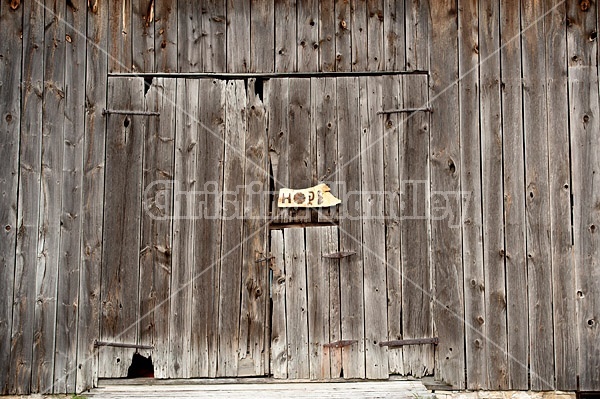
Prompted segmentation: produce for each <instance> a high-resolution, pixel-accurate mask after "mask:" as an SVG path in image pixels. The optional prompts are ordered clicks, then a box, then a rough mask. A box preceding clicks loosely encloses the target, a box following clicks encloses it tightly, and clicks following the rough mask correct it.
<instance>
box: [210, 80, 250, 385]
mask: <svg viewBox="0 0 600 399" xmlns="http://www.w3.org/2000/svg"><path fill="white" fill-rule="evenodd" d="M246 126H247V122H246V90H245V88H244V82H243V81H241V80H231V81H229V82H227V88H226V122H225V143H226V145H225V157H224V168H225V169H224V181H223V192H224V193H225V197H224V198H223V228H222V229H223V233H222V234H223V238H222V244H221V272H220V273H221V275H220V277H219V287H220V288H219V290H220V291H219V292H220V294H219V358H218V369H217V375H218V376H236V375H237V372H238V361H239V333H240V306H241V303H240V295H241V293H240V289H241V283H242V282H241V276H242V246H243V240H244V237H243V231H242V229H243V222H242V219H241V217H240V213H241V212H242V209H243V206H244V191H241V192H239V187H240V186H242V185H243V184H244V170H245V167H246V162H245V157H244V154H245V148H246V145H245V137H246Z"/></svg>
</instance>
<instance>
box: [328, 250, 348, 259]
mask: <svg viewBox="0 0 600 399" xmlns="http://www.w3.org/2000/svg"><path fill="white" fill-rule="evenodd" d="M352 255H356V252H355V251H341V252H332V253H330V254H323V255H321V256H322V257H323V258H328V259H342V258H347V257H348V256H352Z"/></svg>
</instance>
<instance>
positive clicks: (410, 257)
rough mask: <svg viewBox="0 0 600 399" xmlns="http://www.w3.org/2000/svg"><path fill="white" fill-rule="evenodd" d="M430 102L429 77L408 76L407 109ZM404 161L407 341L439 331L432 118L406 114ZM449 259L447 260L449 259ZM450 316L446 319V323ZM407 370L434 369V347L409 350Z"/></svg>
mask: <svg viewBox="0 0 600 399" xmlns="http://www.w3.org/2000/svg"><path fill="white" fill-rule="evenodd" d="M426 100H427V79H426V78H425V77H424V76H414V77H405V78H404V79H403V85H402V101H403V104H404V107H407V108H414V107H421V106H422V105H423V103H424V101H426ZM402 123H403V124H404V132H405V133H404V139H403V141H402V142H401V145H402V147H401V148H400V151H401V152H403V153H404V158H403V160H402V165H401V169H402V185H401V187H400V188H401V197H400V200H401V201H402V202H401V203H403V204H405V206H406V208H405V211H404V213H403V214H402V215H403V220H402V231H401V234H402V247H401V253H402V309H407V310H409V311H407V312H405V313H403V315H402V333H403V338H404V339H409V338H425V337H430V336H432V334H433V327H432V311H431V297H432V283H431V266H430V258H429V237H428V227H427V224H428V221H427V217H428V208H429V180H428V170H427V169H428V165H429V117H428V115H427V114H424V113H415V114H413V115H412V117H410V118H405V119H404V120H403V121H402ZM444 261H447V259H445V260H444ZM447 320H449V319H444V322H446V321H447ZM403 355H404V372H405V373H406V374H410V375H413V376H415V377H417V378H418V377H422V376H423V375H429V374H432V372H433V367H434V358H433V356H434V353H433V349H432V348H431V346H430V345H423V346H415V347H407V348H404V349H403Z"/></svg>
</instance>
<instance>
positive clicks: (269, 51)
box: [250, 1, 275, 72]
mask: <svg viewBox="0 0 600 399" xmlns="http://www.w3.org/2000/svg"><path fill="white" fill-rule="evenodd" d="M250 4H251V7H252V10H251V12H250V35H251V38H250V70H251V71H252V72H270V71H272V70H273V69H274V64H275V62H274V61H275V35H274V34H273V33H274V32H275V29H274V28H275V26H274V24H275V19H274V14H275V10H274V8H273V6H272V5H271V4H270V3H269V2H266V1H251V2H250Z"/></svg>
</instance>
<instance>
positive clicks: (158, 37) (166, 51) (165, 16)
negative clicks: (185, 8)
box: [154, 0, 178, 72]
mask: <svg viewBox="0 0 600 399" xmlns="http://www.w3.org/2000/svg"><path fill="white" fill-rule="evenodd" d="M177 29H178V28H177V1H176V0H164V1H157V2H155V3H154V63H155V65H154V70H155V71H156V72H176V71H178V69H177V58H178V57H177Z"/></svg>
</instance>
